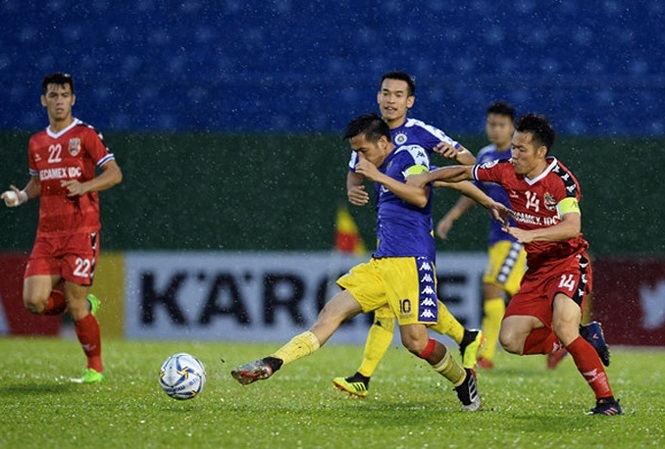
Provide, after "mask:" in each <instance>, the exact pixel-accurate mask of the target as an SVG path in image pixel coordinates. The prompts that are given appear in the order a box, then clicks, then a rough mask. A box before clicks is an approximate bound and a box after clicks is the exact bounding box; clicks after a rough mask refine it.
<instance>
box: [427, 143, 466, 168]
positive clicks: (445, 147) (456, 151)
mask: <svg viewBox="0 0 665 449" xmlns="http://www.w3.org/2000/svg"><path fill="white" fill-rule="evenodd" d="M434 152H436V153H439V154H440V155H441V156H443V157H445V158H447V159H453V160H455V161H457V162H458V163H459V164H461V165H473V164H475V163H476V157H475V156H474V155H473V153H471V151H469V150H467V149H466V148H465V147H464V146H463V145H460V144H457V145H456V146H455V145H452V144H451V143H449V142H445V141H442V142H439V143H438V144H437V146H436V147H434Z"/></svg>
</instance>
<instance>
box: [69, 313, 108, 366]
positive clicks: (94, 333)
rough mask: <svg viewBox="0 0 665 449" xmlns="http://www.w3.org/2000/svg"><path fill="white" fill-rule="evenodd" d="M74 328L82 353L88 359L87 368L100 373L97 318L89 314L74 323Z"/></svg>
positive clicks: (100, 350)
mask: <svg viewBox="0 0 665 449" xmlns="http://www.w3.org/2000/svg"><path fill="white" fill-rule="evenodd" d="M74 328H75V329H76V336H77V337H78V339H79V343H81V348H83V352H85V355H86V357H88V368H92V369H94V370H95V371H98V372H100V373H101V372H102V371H104V367H103V366H102V339H101V335H100V332H99V323H98V322H97V318H95V317H94V316H92V314H91V313H89V314H87V315H86V316H85V318H83V319H81V320H78V321H75V322H74Z"/></svg>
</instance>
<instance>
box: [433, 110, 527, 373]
mask: <svg viewBox="0 0 665 449" xmlns="http://www.w3.org/2000/svg"><path fill="white" fill-rule="evenodd" d="M514 119H515V109H514V108H513V107H512V106H511V105H509V104H508V103H505V102H495V103H492V104H490V105H489V107H488V108H487V113H486V119H485V133H486V134H487V138H488V139H489V140H490V142H491V144H490V145H488V146H486V147H484V148H483V149H481V150H480V151H479V152H478V156H477V161H476V164H479V165H480V164H484V163H487V162H492V161H497V160H503V159H510V156H511V152H510V150H511V139H512V136H513V133H514V131H515V128H514V126H513V121H514ZM475 184H476V185H477V186H478V187H479V188H480V189H482V190H483V192H485V193H486V194H487V195H489V196H490V197H491V198H492V199H493V200H495V201H497V202H499V203H501V204H503V205H505V206H507V207H509V200H508V194H507V193H506V191H505V190H504V189H503V187H501V186H500V185H498V184H495V183H491V182H478V181H476V182H475ZM473 204H474V202H473V201H472V200H470V199H469V198H467V197H461V198H460V199H459V200H458V201H457V203H456V204H455V205H454V206H453V207H452V208H451V209H450V211H448V213H447V214H446V215H444V217H443V218H442V219H441V220H440V221H439V223H438V224H437V227H436V232H437V235H438V236H439V237H441V238H443V239H445V238H446V237H447V236H448V233H449V232H450V230H451V228H452V227H453V223H454V222H455V221H456V220H458V219H459V218H460V217H461V216H462V215H464V213H465V212H466V211H468V210H469V209H470V208H471V207H472V206H473ZM488 255H489V261H488V264H487V268H486V270H485V275H484V276H483V299H484V305H483V312H484V313H483V322H482V330H483V333H484V334H485V344H484V346H483V348H482V349H481V353H480V357H479V359H478V367H479V368H485V369H491V368H493V367H494V356H495V354H496V347H497V342H498V340H499V329H500V328H501V320H502V319H503V315H504V313H505V311H506V304H505V299H504V298H503V295H504V293H505V295H506V296H507V299H510V298H511V297H512V296H513V295H514V294H515V293H517V291H518V290H519V288H520V281H521V280H522V276H523V275H524V272H525V271H526V251H524V248H523V246H522V244H521V243H519V242H517V239H516V238H514V237H513V236H511V235H510V234H508V233H507V232H505V231H504V230H503V229H502V227H501V225H500V224H499V223H497V222H495V221H492V222H491V223H490V228H489V238H488Z"/></svg>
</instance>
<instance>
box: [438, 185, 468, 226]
mask: <svg viewBox="0 0 665 449" xmlns="http://www.w3.org/2000/svg"><path fill="white" fill-rule="evenodd" d="M439 182H442V181H439ZM455 184H456V183H453V185H455ZM474 204H476V202H475V201H473V200H472V199H471V198H469V197H466V196H461V197H460V199H458V200H457V202H456V203H455V205H454V206H453V207H452V208H451V209H450V210H449V211H448V213H447V214H446V215H444V216H443V217H442V218H441V220H439V222H438V223H437V225H436V235H438V236H439V237H440V238H442V239H445V238H446V237H448V233H449V232H450V230H451V229H452V228H453V224H454V223H455V222H456V221H457V220H459V219H460V218H461V217H462V216H463V215H464V214H465V213H466V212H467V211H468V210H469V209H471V208H472V207H473V205H474Z"/></svg>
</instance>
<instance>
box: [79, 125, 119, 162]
mask: <svg viewBox="0 0 665 449" xmlns="http://www.w3.org/2000/svg"><path fill="white" fill-rule="evenodd" d="M85 148H86V151H87V152H88V154H89V155H90V158H91V159H92V161H93V162H94V163H95V165H96V166H97V167H101V166H102V165H104V164H106V163H107V162H108V161H111V160H114V159H115V156H114V155H113V153H111V151H110V150H109V148H108V147H107V146H106V144H105V143H104V138H103V137H102V133H99V132H97V131H95V129H94V128H92V127H91V128H90V132H88V133H86V142H85Z"/></svg>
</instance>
